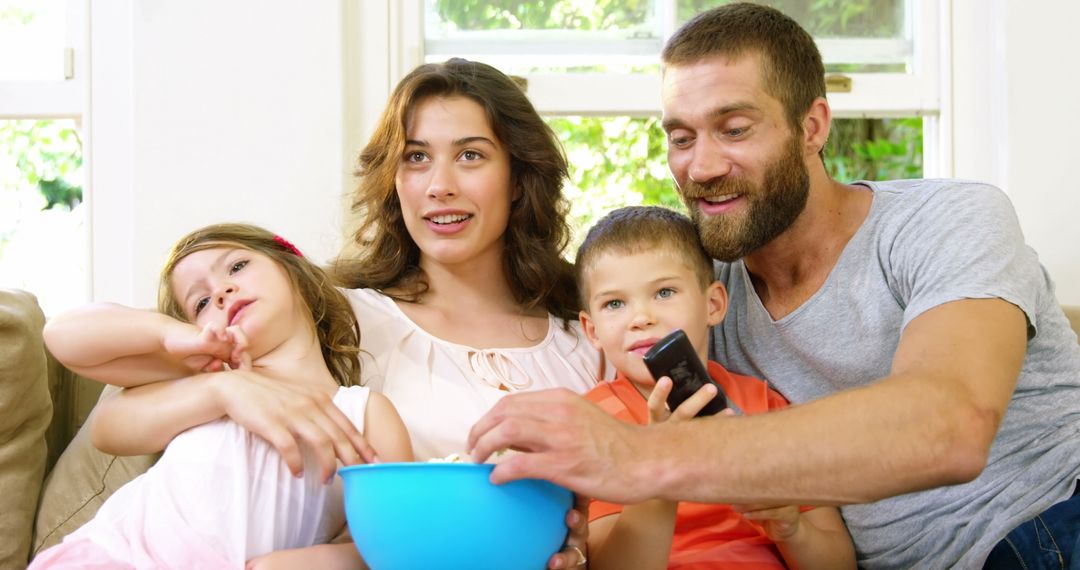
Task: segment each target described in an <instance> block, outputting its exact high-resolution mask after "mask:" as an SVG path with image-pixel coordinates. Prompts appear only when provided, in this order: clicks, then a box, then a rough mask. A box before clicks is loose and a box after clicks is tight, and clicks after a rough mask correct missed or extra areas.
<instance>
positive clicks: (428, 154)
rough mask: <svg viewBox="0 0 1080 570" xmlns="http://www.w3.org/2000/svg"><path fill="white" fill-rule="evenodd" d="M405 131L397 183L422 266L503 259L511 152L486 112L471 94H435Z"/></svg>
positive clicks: (423, 102) (418, 109)
mask: <svg viewBox="0 0 1080 570" xmlns="http://www.w3.org/2000/svg"><path fill="white" fill-rule="evenodd" d="M405 132H406V136H405V138H406V141H405V150H404V152H403V153H402V156H401V160H400V162H399V163H398V169H397V175H396V176H395V178H394V181H395V184H396V186H397V193H398V198H399V200H400V201H401V210H402V215H403V217H404V219H405V227H406V228H407V229H408V230H409V235H410V236H412V239H413V241H415V242H416V245H417V246H418V247H419V248H420V256H421V263H422V264H430V263H439V264H442V265H447V266H454V265H460V264H463V263H472V262H475V261H477V260H479V259H481V258H486V257H489V256H491V257H494V258H495V259H497V260H501V258H502V248H503V239H502V238H503V234H504V233H505V231H506V224H507V221H508V220H509V218H510V204H511V201H512V200H513V199H514V196H512V192H511V190H510V155H509V153H508V152H507V150H506V149H505V148H504V147H503V145H502V142H501V141H499V140H498V138H496V136H495V133H494V131H492V129H491V125H489V124H488V120H487V116H486V114H485V113H484V109H483V108H482V107H480V105H478V104H477V103H476V102H474V101H472V100H471V99H468V98H465V97H429V98H427V99H423V100H421V101H420V102H419V103H418V104H417V105H416V108H415V109H414V110H413V112H412V116H411V117H410V118H409V121H408V124H407V125H406V129H405Z"/></svg>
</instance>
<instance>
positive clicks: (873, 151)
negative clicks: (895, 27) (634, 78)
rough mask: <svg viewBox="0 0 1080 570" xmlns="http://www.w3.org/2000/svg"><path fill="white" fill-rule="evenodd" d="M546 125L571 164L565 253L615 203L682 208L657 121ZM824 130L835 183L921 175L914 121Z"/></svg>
mask: <svg viewBox="0 0 1080 570" xmlns="http://www.w3.org/2000/svg"><path fill="white" fill-rule="evenodd" d="M548 124H549V125H551V128H552V129H554V130H555V132H556V134H557V135H558V136H559V139H560V141H562V144H563V147H564V148H565V149H566V156H567V158H568V159H569V161H570V181H569V182H568V183H567V185H566V188H565V193H566V197H567V198H568V199H569V201H570V204H571V210H570V224H571V227H572V229H573V239H572V241H571V244H570V247H569V248H568V250H567V251H568V255H569V256H571V257H572V256H573V254H574V252H576V251H577V246H578V244H580V243H581V240H582V239H583V238H584V237H585V232H586V231H588V229H589V227H591V226H592V224H593V222H594V221H595V220H597V219H599V218H600V217H601V216H603V215H604V214H605V213H607V212H609V211H611V210H612V209H614V208H618V207H620V206H629V205H635V204H659V205H663V206H667V207H671V208H675V209H677V210H679V211H683V212H685V208H684V207H683V204H682V201H681V200H680V199H679V196H678V193H677V191H676V190H675V185H674V182H673V181H672V179H671V174H670V172H669V171H668V168H667V144H666V142H665V138H664V133H663V130H662V129H661V128H660V120H659V119H658V118H655V117H650V118H630V117H552V118H549V119H548ZM831 133H832V134H831V136H830V138H829V143H828V145H827V146H826V149H825V166H826V169H827V170H828V171H829V173H830V174H831V175H832V176H833V177H835V178H836V179H837V180H840V181H841V182H853V181H856V180H885V179H893V178H918V177H921V176H922V162H923V161H922V156H923V153H922V119H920V118H903V119H836V120H834V121H833V125H832V131H831Z"/></svg>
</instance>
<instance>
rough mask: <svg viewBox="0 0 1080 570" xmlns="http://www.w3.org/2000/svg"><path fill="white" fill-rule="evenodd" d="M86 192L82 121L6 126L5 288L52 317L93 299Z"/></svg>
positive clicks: (0, 206)
mask: <svg viewBox="0 0 1080 570" xmlns="http://www.w3.org/2000/svg"><path fill="white" fill-rule="evenodd" d="M82 185H83V174H82V143H81V141H80V140H79V133H78V130H77V129H76V126H75V123H74V121H71V120H58V121H32V120H27V121H0V287H5V288H11V287H14V288H19V289H25V290H27V291H30V292H31V293H34V294H35V295H37V297H38V300H39V301H40V302H41V306H42V308H43V309H44V310H45V313H46V315H54V314H56V313H57V312H60V311H63V310H65V309H68V308H71V307H74V306H76V305H79V304H82V303H85V302H86V301H87V300H88V299H89V291H88V286H87V273H86V268H87V255H86V252H87V246H86V235H85V232H84V229H83V228H84V227H85V212H86V209H85V207H84V206H83V204H82Z"/></svg>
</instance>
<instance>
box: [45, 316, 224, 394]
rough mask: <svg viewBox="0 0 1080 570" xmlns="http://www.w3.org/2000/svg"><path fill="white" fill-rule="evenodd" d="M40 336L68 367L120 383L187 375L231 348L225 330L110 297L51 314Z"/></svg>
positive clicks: (140, 382) (203, 366) (127, 383)
mask: <svg viewBox="0 0 1080 570" xmlns="http://www.w3.org/2000/svg"><path fill="white" fill-rule="evenodd" d="M43 336H44V338H45V344H46V346H48V347H49V352H51V353H52V354H53V356H55V357H56V359H57V360H59V361H60V362H61V363H63V364H64V366H66V367H67V368H69V369H70V370H72V371H74V372H76V373H78V374H81V375H83V376H87V377H89V378H94V379H96V380H100V381H103V382H107V383H109V384H115V385H118V386H125V387H127V386H138V385H141V384H147V383H150V382H156V381H159V380H169V379H174V378H182V377H184V376H188V375H190V374H191V373H192V372H195V371H199V370H202V369H203V368H206V367H212V366H213V365H214V363H215V361H217V362H221V361H225V362H227V361H228V360H229V357H230V355H231V352H232V350H233V348H234V343H233V342H232V341H230V340H228V338H229V337H228V334H227V333H226V332H225V331H218V330H211V329H207V330H200V329H199V328H198V327H196V326H195V325H192V324H189V323H185V322H182V321H178V320H176V319H174V318H172V317H169V316H167V315H163V314H161V313H158V312H155V311H148V310H141V309H133V308H130V307H125V306H123V305H116V304H111V303H95V304H91V305H87V306H84V307H81V308H78V309H74V310H71V311H68V312H66V313H64V314H61V315H58V316H56V317H53V318H51V319H49V322H48V323H47V324H46V325H45V330H44V332H43Z"/></svg>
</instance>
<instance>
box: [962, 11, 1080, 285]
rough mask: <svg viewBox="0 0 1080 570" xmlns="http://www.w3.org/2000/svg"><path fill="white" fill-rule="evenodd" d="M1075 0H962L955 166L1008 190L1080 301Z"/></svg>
mask: <svg viewBox="0 0 1080 570" xmlns="http://www.w3.org/2000/svg"><path fill="white" fill-rule="evenodd" d="M1077 21H1080V3H1078V2H1075V1H1074V0H1041V1H1040V2H1018V1H1011V0H954V2H953V30H954V33H953V42H952V43H953V58H954V59H953V64H954V65H953V67H954V75H953V92H952V101H951V106H952V110H953V111H954V121H955V122H954V123H953V137H954V144H955V148H954V153H953V158H954V161H955V162H954V173H955V175H956V176H958V177H962V178H973V179H978V180H985V181H988V182H991V183H994V184H996V185H998V186H1000V187H1001V188H1003V189H1004V190H1005V191H1006V192H1007V193H1008V194H1009V197H1010V198H1011V199H1012V201H1013V204H1014V205H1015V206H1016V211H1017V214H1018V216H1019V218H1020V224H1021V227H1022V228H1023V230H1024V234H1025V237H1026V238H1027V242H1028V244H1029V245H1031V246H1032V247H1033V248H1035V250H1036V251H1037V252H1038V253H1039V258H1040V260H1041V261H1042V263H1043V265H1045V266H1046V268H1047V270H1048V271H1049V273H1050V276H1051V277H1052V278H1053V279H1054V281H1055V282H1056V283H1057V296H1058V300H1059V301H1060V302H1062V303H1067V304H1072V305H1080V171H1078V170H1077V167H1078V166H1080V143H1078V142H1077V137H1078V136H1080V74H1078V73H1077V70H1080V67H1078V66H1077V63H1076V59H1077V56H1080V47H1078V45H1077V43H1076V39H1077V38H1076V30H1075V22H1077Z"/></svg>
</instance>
